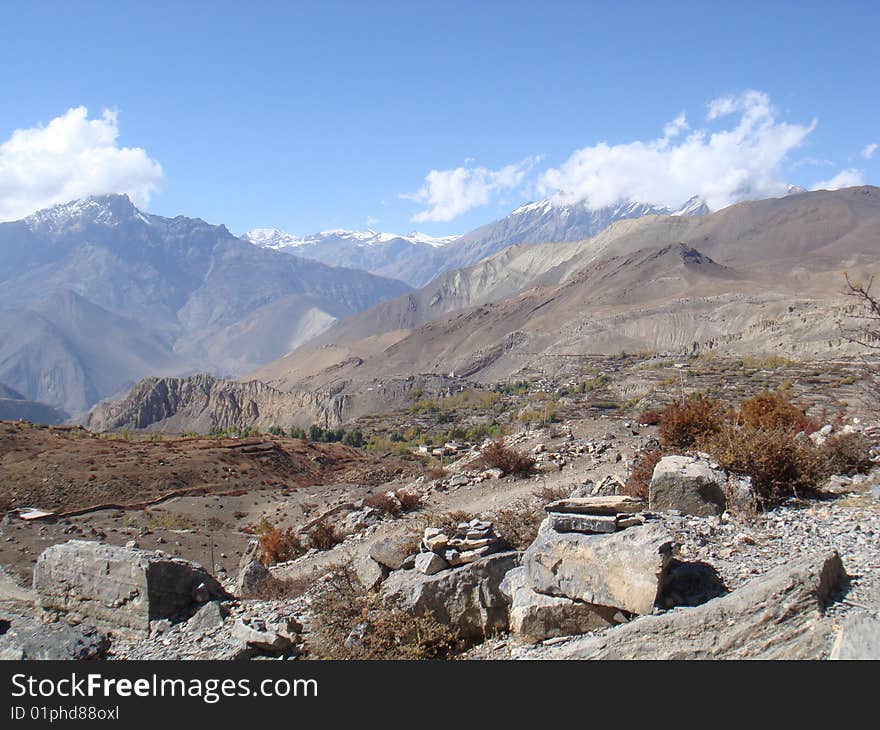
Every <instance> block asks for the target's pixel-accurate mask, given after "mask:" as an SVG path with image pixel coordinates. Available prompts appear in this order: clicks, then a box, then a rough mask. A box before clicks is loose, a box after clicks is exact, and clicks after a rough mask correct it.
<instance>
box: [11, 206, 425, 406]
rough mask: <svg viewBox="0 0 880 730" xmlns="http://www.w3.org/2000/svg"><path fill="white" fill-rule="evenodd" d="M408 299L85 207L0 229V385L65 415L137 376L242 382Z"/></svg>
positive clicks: (267, 254)
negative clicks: (203, 376)
mask: <svg viewBox="0 0 880 730" xmlns="http://www.w3.org/2000/svg"><path fill="white" fill-rule="evenodd" d="M408 289H409V287H408V286H407V285H406V284H403V283H402V282H399V281H396V280H393V279H387V278H383V277H378V276H375V275H373V274H369V273H367V272H364V271H358V270H353V269H348V268H342V267H331V266H327V265H324V264H321V263H318V262H315V261H311V260H308V259H304V258H300V257H297V256H290V255H287V254H284V253H279V252H277V251H272V250H269V249H264V248H260V247H257V246H253V245H251V244H250V243H248V242H246V241H243V240H242V239H240V238H237V237H236V236H233V235H232V234H231V233H230V232H229V231H228V230H227V229H226V228H225V227H224V226H222V225H211V224H208V223H206V222H205V221H203V220H201V219H198V218H186V217H183V216H177V217H175V218H164V217H161V216H156V215H150V214H146V213H143V212H142V211H140V210H138V209H137V208H136V207H135V206H134V205H133V204H132V203H131V201H130V200H129V199H128V197H126V196H122V195H107V196H98V197H91V198H87V199H84V200H79V201H75V202H72V203H69V204H64V205H58V206H55V207H53V208H50V209H48V210H44V211H39V212H37V213H35V214H34V215H31V216H29V217H28V218H26V219H23V220H20V221H14V222H10V223H2V224H0V382H2V383H5V384H6V385H7V386H8V387H10V388H12V389H14V390H15V391H17V392H19V393H20V394H22V395H23V396H25V397H26V398H27V399H30V400H34V401H40V402H43V403H45V404H48V405H50V406H52V407H54V408H58V409H63V410H64V411H66V412H67V413H68V414H75V413H79V412H82V411H84V410H86V409H88V408H89V407H91V406H92V405H94V403H96V402H97V401H98V400H100V399H102V398H105V397H107V396H109V395H112V394H114V393H116V392H117V391H119V390H120V389H122V388H126V387H130V385H131V384H132V383H133V382H134V381H137V380H139V379H141V378H143V377H145V376H147V375H164V374H181V373H187V372H196V371H211V372H215V373H218V374H222V375H226V376H230V375H238V374H241V373H245V372H248V371H249V370H251V369H253V368H255V367H257V366H258V365H260V364H262V363H265V362H268V361H270V360H273V359H275V358H277V357H280V356H282V355H284V354H285V353H287V352H289V351H290V350H292V349H293V348H295V347H296V346H298V345H299V344H302V343H303V342H305V341H307V340H308V339H310V338H311V337H313V336H314V335H316V334H318V333H320V332H321V331H323V330H324V329H326V328H327V327H328V326H330V325H331V324H332V323H333V322H334V321H336V320H337V319H340V318H344V317H346V316H348V315H351V314H353V313H355V312H357V311H360V310H363V309H366V308H369V307H370V306H372V305H374V304H376V303H378V302H379V301H381V300H383V299H387V298H390V297H394V296H396V295H399V294H401V293H404V292H405V291H407V290H408Z"/></svg>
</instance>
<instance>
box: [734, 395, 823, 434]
mask: <svg viewBox="0 0 880 730" xmlns="http://www.w3.org/2000/svg"><path fill="white" fill-rule="evenodd" d="M739 421H740V423H741V424H742V425H743V426H745V427H746V428H757V429H760V430H762V431H786V432H792V433H798V432H800V431H803V432H804V433H807V434H810V433H813V432H814V431H817V430H818V429H819V424H817V423H816V422H815V421H813V420H812V419H811V418H809V417H808V416H807V414H806V413H805V412H804V411H803V409H801V408H798V407H797V406H796V405H794V404H793V403H792V402H791V401H790V400H789V399H788V398H787V397H786V396H785V395H783V394H782V393H770V392H764V393H758V395H756V396H753V397H751V398H749V399H747V400H744V401H743V402H742V403H741V404H740V406H739Z"/></svg>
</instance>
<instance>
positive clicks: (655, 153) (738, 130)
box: [538, 91, 816, 210]
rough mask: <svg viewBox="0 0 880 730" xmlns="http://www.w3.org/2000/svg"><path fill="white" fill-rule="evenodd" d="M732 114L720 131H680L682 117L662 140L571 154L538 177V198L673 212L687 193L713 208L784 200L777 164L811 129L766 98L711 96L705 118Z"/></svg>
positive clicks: (712, 119) (753, 94) (604, 146)
mask: <svg viewBox="0 0 880 730" xmlns="http://www.w3.org/2000/svg"><path fill="white" fill-rule="evenodd" d="M732 115H737V116H736V118H735V120H734V121H733V122H732V123H729V124H728V125H727V127H726V128H722V129H718V130H715V131H710V130H708V129H696V130H694V131H692V132H690V133H689V134H687V135H686V136H684V137H683V138H680V135H681V134H682V133H683V132H684V131H685V130H686V129H688V127H687V122H686V120H685V117H684V115H683V114H681V115H679V116H678V117H677V118H676V119H675V120H673V121H672V122H670V123H669V124H667V125H666V126H665V128H664V133H663V136H662V137H660V138H658V139H651V140H647V141H634V142H629V143H626V144H616V145H609V144H608V143H606V142H600V143H599V144H596V145H593V146H591V147H585V148H583V149H580V150H577V151H576V152H574V153H573V154H572V155H571V156H570V157H569V158H568V159H567V160H566V161H565V162H564V163H563V164H562V165H561V166H560V167H558V168H551V169H549V170H547V171H546V172H544V173H543V174H542V175H541V176H540V178H539V180H538V190H539V192H540V193H541V194H542V195H547V196H550V197H552V199H553V200H554V202H557V203H563V204H572V203H576V202H580V201H584V202H585V203H586V204H587V205H588V206H589V207H591V208H601V207H603V206H606V205H611V204H613V203H617V202H620V201H623V200H633V201H637V202H642V203H652V204H655V205H666V206H669V207H675V206H678V205H680V204H681V203H682V202H683V201H685V200H687V199H688V198H690V197H691V196H692V195H700V196H702V197H703V198H704V199H705V201H706V203H707V204H708V206H709V207H710V208H711V209H713V210H717V209H718V208H723V207H725V206H727V205H730V204H731V203H734V202H736V201H738V200H743V199H747V198H760V197H770V196H774V195H784V194H785V192H786V186H787V180H786V179H785V176H784V175H783V173H782V164H783V162H784V161H785V160H786V157H787V155H788V154H789V153H790V152H791V151H792V150H794V149H796V148H798V147H799V146H800V145H802V144H803V142H804V140H805V139H806V138H807V136H808V135H809V134H810V132H812V130H813V129H814V128H815V126H816V121H815V120H814V121H812V122H811V123H809V124H791V123H788V122H783V121H780V120H779V119H778V114H777V111H776V109H775V108H774V107H773V105H772V103H771V101H770V98H769V96H767V94H765V93H763V92H760V91H746V92H744V93H742V94H738V95H733V96H725V97H721V98H718V99H714V100H713V101H711V102H710V103H709V105H708V111H707V121H709V122H717V121H718V120H724V119H726V118H727V117H730V116H732Z"/></svg>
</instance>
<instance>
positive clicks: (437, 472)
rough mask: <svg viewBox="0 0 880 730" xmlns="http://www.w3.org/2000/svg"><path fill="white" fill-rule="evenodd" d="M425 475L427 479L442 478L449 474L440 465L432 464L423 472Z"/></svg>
mask: <svg viewBox="0 0 880 730" xmlns="http://www.w3.org/2000/svg"><path fill="white" fill-rule="evenodd" d="M425 476H427V477H428V479H443V477H446V476H449V472H448V471H446V469H444V468H443V467H442V466H433V467H431V468H430V469H428V471H426V472H425Z"/></svg>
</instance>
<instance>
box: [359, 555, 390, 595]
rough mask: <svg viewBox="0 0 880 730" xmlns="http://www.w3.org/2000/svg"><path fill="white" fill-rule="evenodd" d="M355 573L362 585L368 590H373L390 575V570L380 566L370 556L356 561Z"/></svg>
mask: <svg viewBox="0 0 880 730" xmlns="http://www.w3.org/2000/svg"><path fill="white" fill-rule="evenodd" d="M354 571H355V574H356V575H357V577H358V580H359V581H360V582H361V585H362V586H363V587H364V588H366V589H367V590H373V588H375V587H376V586H378V585H379V584H380V583H381V582H382V581H383V580H385V577H386V576H387V575H388V568H386V567H385V566H384V565H379V563H377V562H376V561H375V560H373V559H372V558H371V557H368V556H362V557H360V558H358V559H357V560H356V561H355V564H354Z"/></svg>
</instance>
